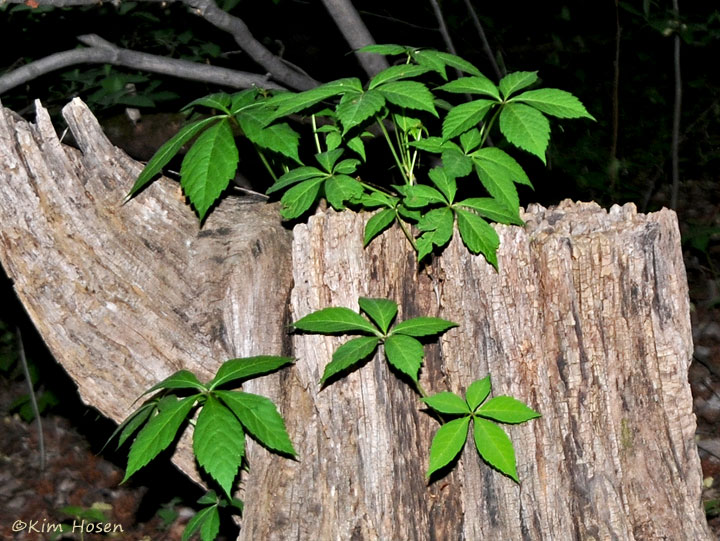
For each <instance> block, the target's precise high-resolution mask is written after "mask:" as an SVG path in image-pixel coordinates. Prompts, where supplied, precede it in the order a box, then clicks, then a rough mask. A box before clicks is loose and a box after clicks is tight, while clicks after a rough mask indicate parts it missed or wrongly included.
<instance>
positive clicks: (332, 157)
mask: <svg viewBox="0 0 720 541" xmlns="http://www.w3.org/2000/svg"><path fill="white" fill-rule="evenodd" d="M344 152H345V150H344V149H342V148H336V149H335V150H327V151H325V152H320V153H318V154H315V160H316V161H317V162H318V163H319V164H320V167H322V168H323V169H325V171H327V172H328V173H332V172H333V169H334V167H335V164H336V163H337V161H338V160H339V159H340V156H342V155H343V153H344Z"/></svg>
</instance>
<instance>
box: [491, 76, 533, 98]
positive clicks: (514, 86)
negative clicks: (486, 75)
mask: <svg viewBox="0 0 720 541" xmlns="http://www.w3.org/2000/svg"><path fill="white" fill-rule="evenodd" d="M537 79H538V76H537V71H516V72H515V73H508V74H507V75H506V76H505V77H503V78H502V79H501V80H500V92H502V95H503V98H506V99H507V98H508V97H509V96H510V94H512V93H513V92H517V91H518V90H521V89H523V88H525V87H528V86H530V85H531V84H533V83H534V82H535V81H537Z"/></svg>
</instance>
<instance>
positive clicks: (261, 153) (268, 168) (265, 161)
mask: <svg viewBox="0 0 720 541" xmlns="http://www.w3.org/2000/svg"><path fill="white" fill-rule="evenodd" d="M253 146H254V147H255V152H257V153H258V156H260V161H262V162H263V165H264V166H265V169H267V170H268V173H270V176H271V177H272V178H273V182H277V179H278V178H277V176H276V175H275V173H274V172H273V170H272V167H270V162H268V161H267V158H266V157H265V154H263V152H262V150H260V148H259V147H258V146H257V145H253Z"/></svg>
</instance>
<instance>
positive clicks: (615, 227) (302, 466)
mask: <svg viewBox="0 0 720 541" xmlns="http://www.w3.org/2000/svg"><path fill="white" fill-rule="evenodd" d="M366 219H367V217H366V216H364V215H355V214H352V213H342V214H336V213H334V212H332V211H329V212H327V213H326V214H322V215H316V216H314V217H312V218H311V219H310V220H309V222H308V224H307V225H298V226H297V227H296V228H295V231H294V233H295V238H294V243H293V272H294V276H295V286H294V289H293V293H292V298H291V302H292V311H293V315H294V317H295V318H299V317H302V316H304V315H306V314H308V313H310V312H312V311H314V310H317V309H320V308H324V307H327V306H347V307H350V308H352V309H355V310H357V309H358V306H357V298H358V297H359V296H370V297H383V298H391V299H393V300H395V301H396V302H398V304H399V305H400V314H399V317H398V319H399V320H404V319H407V318H410V317H415V316H418V315H432V316H439V317H444V318H446V319H449V320H452V321H455V322H457V323H459V324H460V326H459V327H458V328H457V329H452V330H451V331H449V332H448V333H447V334H445V335H444V336H443V337H442V339H441V340H440V346H439V347H438V346H432V345H431V346H428V348H427V350H428V356H427V358H426V360H425V364H424V368H423V371H422V378H421V382H422V385H423V386H424V387H425V389H427V390H428V392H431V393H432V392H439V391H443V390H452V391H455V392H458V393H462V392H464V390H465V388H466V387H467V385H469V384H470V383H471V382H472V381H474V380H475V379H478V378H482V377H484V376H485V375H487V374H488V373H491V374H492V380H493V385H494V387H493V392H494V394H495V395H496V396H497V395H502V394H509V395H511V396H515V397H517V398H519V399H520V400H523V401H525V402H526V403H528V404H529V405H531V407H533V408H534V409H536V410H538V411H540V412H541V413H542V414H543V417H542V418H541V419H537V420H533V421H531V422H529V423H526V424H523V425H518V426H506V428H507V432H508V433H509V434H510V435H511V437H512V439H513V442H514V446H515V449H516V452H517V463H518V473H519V477H520V481H521V482H520V485H516V484H515V483H513V482H512V481H511V480H509V479H507V478H506V477H503V476H502V475H500V474H498V473H497V472H495V471H493V470H492V469H491V468H489V467H488V466H487V465H486V464H484V463H483V462H481V461H480V460H479V459H478V457H477V454H476V452H475V451H474V449H473V448H472V447H471V446H467V447H466V449H465V451H464V453H463V454H462V459H461V460H460V462H459V464H458V465H457V468H456V469H455V470H453V471H452V472H451V473H450V474H449V475H448V476H447V477H444V478H442V479H440V480H438V481H437V482H435V483H432V484H430V485H429V486H428V485H427V483H426V481H425V479H424V477H423V474H424V471H425V469H426V467H427V461H428V449H429V443H430V441H431V438H432V436H433V434H434V432H435V430H436V429H437V427H438V425H437V423H436V422H435V421H434V420H433V419H432V418H431V417H430V416H429V415H427V414H426V413H424V412H422V411H420V409H421V404H420V403H419V402H418V400H417V396H416V395H415V394H414V393H413V391H412V390H411V389H410V387H409V386H406V385H404V384H402V383H400V382H399V381H398V380H397V379H396V378H395V377H394V376H393V375H392V374H391V372H390V371H389V370H388V367H387V365H386V363H385V362H384V361H382V360H380V359H379V358H375V359H373V360H372V361H370V362H369V363H367V364H366V365H365V366H363V367H362V368H361V369H359V370H357V371H355V372H353V373H352V374H350V375H349V376H348V377H347V378H346V379H343V380H340V381H338V382H336V383H333V384H332V385H330V386H328V387H327V388H325V389H322V390H321V389H320V388H319V387H318V385H317V382H318V381H319V379H320V376H321V374H322V371H323V369H324V366H325V364H327V363H328V362H329V360H330V358H331V355H332V352H333V350H334V348H336V347H337V346H338V345H339V344H340V343H342V342H343V341H344V340H343V339H342V338H335V337H323V336H316V335H302V334H298V335H296V336H295V338H294V346H295V355H296V356H297V357H298V362H297V365H296V371H295V372H294V374H295V377H296V378H297V381H295V382H294V383H293V386H292V389H289V390H288V391H289V392H288V394H287V395H286V398H287V400H288V404H290V403H291V404H293V407H294V408H295V407H297V408H299V415H298V416H293V418H292V419H291V420H290V423H291V433H293V434H295V441H296V444H297V447H298V449H299V452H300V457H301V461H300V462H299V463H297V464H289V465H288V464H287V463H284V462H282V461H279V460H278V461H276V463H275V464H273V465H271V466H269V467H267V468H259V469H255V470H253V473H254V474H255V475H257V476H258V478H259V479H260V480H261V481H260V485H261V486H262V487H263V489H264V490H267V494H268V496H266V498H265V500H262V498H263V496H262V495H261V494H253V496H254V497H257V498H261V500H260V505H259V507H258V509H260V510H261V511H260V513H255V512H254V510H248V512H247V513H246V516H245V522H244V532H245V534H244V539H278V540H280V539H418V540H426V539H428V540H429V539H468V540H474V539H538V540H541V539H543V540H544V539H563V540H564V539H583V540H587V539H597V540H601V539H603V540H604V539H622V540H632V539H635V540H641V539H642V540H649V539H687V540H696V539H710V534H709V533H708V530H707V526H706V522H705V517H704V513H703V510H702V507H701V504H700V492H701V482H702V474H701V470H700V464H699V460H698V455H697V449H696V446H695V443H694V431H695V417H694V415H693V413H692V398H691V395H690V387H689V384H688V381H687V370H688V364H689V361H690V358H691V354H692V342H691V333H690V319H689V305H688V292H687V283H686V278H685V271H684V267H683V262H682V257H681V251H680V237H679V232H678V228H677V222H676V217H675V214H674V213H673V212H671V211H668V210H663V211H661V212H658V213H654V214H650V215H647V216H645V215H639V214H637V213H636V210H635V207H634V206H633V205H631V204H629V205H625V206H624V207H618V206H615V207H613V208H612V209H610V211H609V212H606V211H605V210H602V209H600V208H599V207H598V206H597V205H595V204H582V203H581V204H573V203H571V202H569V201H566V202H563V203H562V204H561V205H560V206H559V207H558V208H554V209H550V210H547V209H544V208H542V207H539V206H533V207H531V208H530V209H529V211H528V212H527V213H525V214H524V219H525V220H526V222H527V226H526V227H525V228H519V227H506V226H498V231H499V233H500V236H501V239H502V242H501V248H500V251H499V253H498V257H499V266H500V271H499V272H495V270H494V269H493V268H492V267H491V266H490V265H488V264H487V263H486V262H485V261H484V259H483V258H481V257H476V256H472V255H470V254H469V253H468V252H467V250H465V248H464V247H463V246H462V245H461V243H460V242H459V239H458V237H457V235H456V237H455V239H454V240H453V241H452V242H451V243H450V245H449V247H448V248H447V249H446V250H445V251H444V252H443V254H442V256H441V257H439V258H437V259H436V260H435V262H434V264H433V265H432V267H431V268H429V269H427V271H423V270H420V271H418V268H417V265H416V264H415V262H414V260H413V253H412V252H411V249H410V247H409V246H408V244H407V242H406V241H405V239H404V238H403V236H402V234H401V232H400V231H399V230H398V229H391V230H389V231H387V232H386V233H384V234H383V235H382V236H381V237H380V238H379V239H378V240H377V241H375V242H374V243H373V244H372V245H371V246H370V247H369V248H367V249H363V248H362V245H361V239H362V230H363V227H364V224H365V221H366ZM438 300H439V302H438ZM288 407H289V406H288ZM288 486H294V487H303V488H302V489H301V491H300V492H298V491H296V490H297V489H296V490H288V489H287V487H288ZM253 501H254V500H253ZM266 506H267V507H266ZM269 508H272V510H273V513H277V515H276V517H278V518H277V519H270V520H268V519H267V516H266V515H265V514H264V511H265V510H267V509H269ZM279 524H280V525H281V527H279V528H278V525H279Z"/></svg>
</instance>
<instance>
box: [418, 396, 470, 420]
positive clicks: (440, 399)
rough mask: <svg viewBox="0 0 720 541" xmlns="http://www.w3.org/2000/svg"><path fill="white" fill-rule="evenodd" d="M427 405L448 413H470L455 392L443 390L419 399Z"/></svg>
mask: <svg viewBox="0 0 720 541" xmlns="http://www.w3.org/2000/svg"><path fill="white" fill-rule="evenodd" d="M421 400H422V401H423V402H425V403H426V404H427V405H428V406H430V407H431V408H432V409H434V410H435V411H439V412H440V413H447V414H448V415H467V414H469V413H471V411H470V409H469V408H468V405H467V403H466V402H465V401H464V400H463V399H462V398H460V397H459V396H458V395H456V394H455V393H451V392H448V391H443V392H442V393H437V394H434V395H432V396H428V397H425V398H423V399H421Z"/></svg>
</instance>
